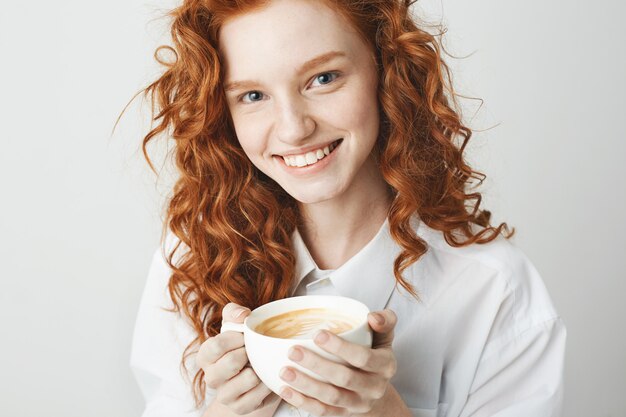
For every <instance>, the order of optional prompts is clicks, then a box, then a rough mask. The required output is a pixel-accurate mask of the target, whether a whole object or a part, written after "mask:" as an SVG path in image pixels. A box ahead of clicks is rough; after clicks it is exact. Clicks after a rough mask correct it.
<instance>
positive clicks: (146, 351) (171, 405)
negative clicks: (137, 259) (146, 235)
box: [130, 248, 208, 417]
mask: <svg viewBox="0 0 626 417" xmlns="http://www.w3.org/2000/svg"><path fill="white" fill-rule="evenodd" d="M170 276H171V268H170V267H169V265H168V264H167V262H166V261H165V258H164V257H163V250H162V248H159V249H157V251H156V252H155V254H154V257H153V258H152V264H151V266H150V270H149V273H148V278H147V281H146V285H145V288H144V291H143V294H142V297H141V302H140V305H139V312H138V314H137V319H136V323H135V330H134V334H133V342H132V348H131V358H130V367H131V369H132V371H133V374H134V376H135V379H136V380H137V384H138V385H139V388H140V389H141V392H142V394H143V397H144V399H145V401H146V407H145V409H144V412H143V414H142V417H165V416H167V417H200V416H201V415H202V412H203V409H204V406H203V407H201V408H200V409H199V410H198V409H195V407H194V403H193V396H192V391H191V382H190V380H192V379H193V376H194V375H195V374H196V371H197V369H198V368H197V367H196V364H195V359H194V358H193V357H190V359H188V360H187V362H186V364H187V367H188V369H189V375H188V376H187V375H185V374H184V372H183V370H182V369H181V366H180V365H181V360H182V356H183V352H184V350H185V348H186V347H187V346H188V345H189V343H190V342H191V341H192V340H193V339H194V338H195V334H194V330H193V328H192V327H191V325H190V324H189V323H188V322H187V321H185V320H184V319H183V318H182V317H181V315H180V314H179V313H173V312H169V311H166V310H165V309H166V308H168V309H169V308H171V307H173V303H172V301H171V298H170V296H169V291H168V288H167V284H168V282H169V279H170ZM207 401H208V398H207V399H206V400H205V405H206V404H208V403H207Z"/></svg>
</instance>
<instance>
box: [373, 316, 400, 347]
mask: <svg viewBox="0 0 626 417" xmlns="http://www.w3.org/2000/svg"><path fill="white" fill-rule="evenodd" d="M367 321H368V323H369V325H370V327H371V328H372V330H373V331H374V340H373V341H372V348H374V349H377V348H384V347H390V346H391V343H392V342H393V336H394V328H395V327H396V323H397V322H398V317H397V316H396V313H394V312H393V311H392V310H389V309H386V310H383V311H376V312H372V313H370V314H368V315H367Z"/></svg>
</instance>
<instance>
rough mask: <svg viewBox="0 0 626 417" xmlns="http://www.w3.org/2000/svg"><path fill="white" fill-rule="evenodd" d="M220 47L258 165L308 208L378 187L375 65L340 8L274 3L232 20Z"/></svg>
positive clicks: (243, 135) (236, 119) (245, 144)
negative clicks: (373, 181) (375, 182)
mask: <svg viewBox="0 0 626 417" xmlns="http://www.w3.org/2000/svg"><path fill="white" fill-rule="evenodd" d="M219 47H220V51H221V54H222V58H223V61H224V65H225V80H224V85H225V90H226V97H227V100H228V107H229V110H230V114H231V117H232V119H233V123H234V126H235V131H236V134H237V138H238V140H239V143H240V144H241V147H242V148H243V150H244V152H245V153H246V155H247V156H248V158H250V161H251V162H252V163H253V164H254V165H255V166H256V167H257V168H258V169H259V170H261V171H262V172H263V173H265V174H266V175H267V176H269V177H270V178H272V179H273V180H274V181H276V182H277V183H278V184H279V185H280V186H281V187H283V189H285V191H287V192H288V193H289V194H290V195H291V196H293V197H294V198H295V199H296V200H298V201H300V202H301V203H305V204H310V203H317V202H322V201H327V200H330V199H334V198H338V197H341V196H342V195H343V194H344V193H346V192H348V191H354V190H358V192H369V191H370V190H368V187H369V186H370V185H369V182H368V180H366V178H368V175H366V172H371V170H376V169H377V168H376V167H375V162H374V160H373V158H372V157H371V155H370V153H371V150H372V148H373V146H374V144H375V142H376V138H377V136H378V129H379V120H378V117H379V116H378V103H377V96H376V94H377V73H376V67H375V62H374V58H373V56H372V54H371V51H370V49H369V48H368V46H367V44H366V43H365V42H364V41H363V40H361V38H360V37H359V36H358V34H357V33H356V31H355V30H354V29H353V28H352V27H351V26H350V25H349V24H348V23H347V22H346V21H345V20H343V19H342V17H341V16H340V15H339V14H337V13H336V12H335V11H334V10H332V9H330V8H328V7H327V6H325V5H324V4H323V3H322V2H320V1H316V0H273V1H272V2H270V3H269V5H268V6H267V7H265V8H263V9H261V10H258V11H253V12H250V13H246V14H243V15H240V16H237V17H234V18H231V19H229V20H227V21H226V22H225V23H224V25H223V26H222V28H221V31H220V37H219ZM315 58H319V59H317V60H316V59H315ZM307 63H308V64H307ZM370 178H371V176H370Z"/></svg>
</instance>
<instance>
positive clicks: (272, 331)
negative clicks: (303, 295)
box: [254, 308, 359, 339]
mask: <svg viewBox="0 0 626 417" xmlns="http://www.w3.org/2000/svg"><path fill="white" fill-rule="evenodd" d="M358 325H359V321H358V320H357V319H356V318H355V317H351V316H349V315H347V314H344V313H342V312H340V311H338V310H333V309H329V308H304V309H300V310H293V311H287V312H286V313H281V314H278V315H276V316H272V317H269V318H267V319H265V320H263V321H262V322H261V323H259V324H258V325H257V326H256V327H255V328H254V331H255V332H257V333H260V334H262V335H265V336H269V337H277V338H280V339H309V338H311V337H313V335H315V333H316V332H317V331H319V330H327V331H329V332H331V333H334V334H340V333H344V332H347V331H348V330H351V329H353V328H355V327H356V326H358Z"/></svg>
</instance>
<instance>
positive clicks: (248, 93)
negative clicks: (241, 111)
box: [241, 91, 263, 103]
mask: <svg viewBox="0 0 626 417" xmlns="http://www.w3.org/2000/svg"><path fill="white" fill-rule="evenodd" d="M253 94H254V95H255V96H257V97H259V99H258V100H255V99H251V102H252V103H254V102H256V101H260V96H262V95H263V94H262V93H260V92H258V91H249V92H247V93H245V94H244V95H243V96H241V100H243V99H244V98H246V97H251V96H252V95H253Z"/></svg>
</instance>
